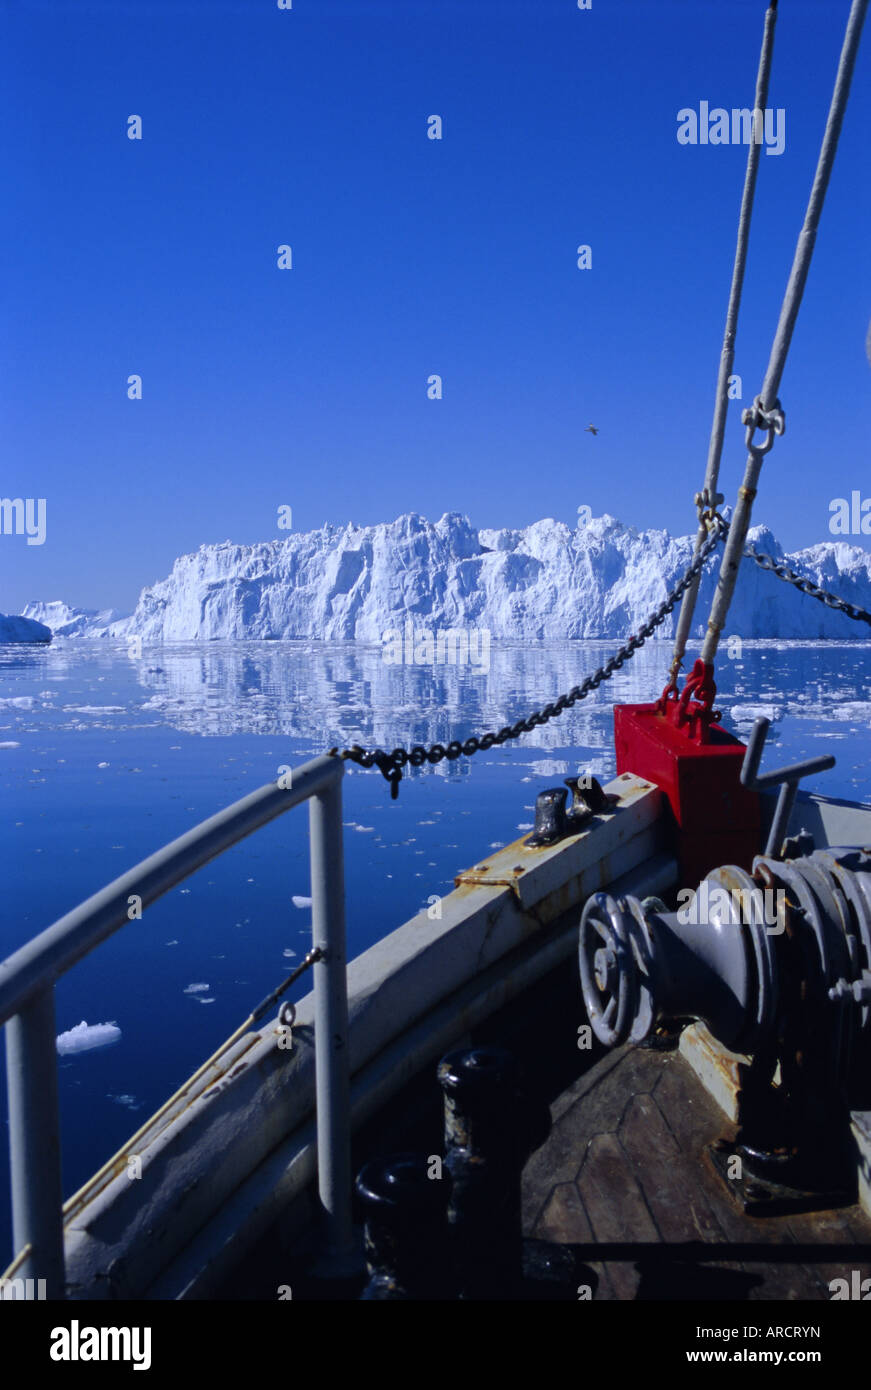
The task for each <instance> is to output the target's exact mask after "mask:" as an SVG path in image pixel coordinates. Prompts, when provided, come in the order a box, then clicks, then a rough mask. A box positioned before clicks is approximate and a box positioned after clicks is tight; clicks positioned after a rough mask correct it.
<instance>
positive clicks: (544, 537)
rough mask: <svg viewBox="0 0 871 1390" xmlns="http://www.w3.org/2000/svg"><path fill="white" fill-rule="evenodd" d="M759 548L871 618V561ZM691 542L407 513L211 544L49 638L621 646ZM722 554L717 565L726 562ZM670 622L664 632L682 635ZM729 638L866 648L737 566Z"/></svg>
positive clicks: (829, 550)
mask: <svg viewBox="0 0 871 1390" xmlns="http://www.w3.org/2000/svg"><path fill="white" fill-rule="evenodd" d="M749 539H750V542H751V544H753V545H755V546H756V548H757V549H759V550H761V551H765V552H767V553H769V554H771V555H774V556H775V557H776V558H778V559H786V560H787V562H788V563H789V565H790V567H791V568H793V569H795V570H797V571H798V572H799V573H800V574H802V575H806V576H807V577H809V578H811V579H813V580H814V581H815V582H816V583H818V584H821V585H822V586H823V587H825V588H827V589H831V590H833V591H834V592H835V593H837V594H839V595H840V596H842V597H844V598H848V599H850V600H851V601H853V602H855V603H858V604H859V605H861V606H862V607H863V608H871V555H869V554H868V553H867V552H866V551H863V550H860V549H859V548H858V547H857V546H851V545H847V544H846V543H844V542H842V541H837V542H825V543H823V544H820V545H815V546H811V547H810V548H809V549H806V550H801V551H798V552H796V553H795V554H792V555H786V556H785V555H784V552H783V550H782V548H781V546H780V545H779V543H778V542H777V540H776V539H775V537H774V536H773V534H772V533H771V531H770V530H769V529H768V528H767V527H766V526H756V527H754V528H753V529H752V530H751V531H750V536H749ZM692 547H693V538H692V537H691V536H681V537H678V538H674V537H672V536H670V535H669V533H668V532H667V531H656V530H648V531H640V532H639V531H636V530H634V529H633V528H632V527H630V526H624V525H623V524H622V523H621V522H619V521H617V520H615V518H614V517H612V516H608V515H605V516H602V517H597V518H594V519H593V520H591V521H590V522H588V523H587V524H586V525H582V526H578V527H577V528H575V529H572V528H570V527H569V526H566V525H565V524H564V523H563V522H560V521H553V520H545V521H537V522H535V523H534V524H533V525H531V526H527V527H526V528H525V529H523V530H488V529H484V530H476V529H475V528H474V527H472V526H471V525H470V523H469V521H468V520H467V518H466V517H464V516H461V515H459V514H458V513H456V512H449V513H446V515H445V516H443V517H442V518H441V520H440V521H437V522H436V523H435V524H431V523H430V522H428V521H426V520H424V518H423V517H420V516H417V515H415V514H409V515H406V516H401V517H399V518H398V519H397V520H396V521H392V522H389V523H385V524H381V525H377V526H367V527H359V526H354V525H353V524H351V523H349V524H348V525H347V526H344V527H342V526H329V525H327V526H323V527H322V528H321V529H320V530H319V531H309V532H305V533H299V534H295V535H291V536H288V537H286V538H284V539H282V540H276V541H270V542H267V543H265V544H261V545H248V546H240V545H233V544H231V543H230V542H229V541H227V542H225V543H224V544H222V545H204V546H201V547H200V549H199V550H198V551H197V552H196V553H195V554H191V555H183V556H182V557H181V558H180V559H178V560H176V562H175V564H174V565H173V568H172V572H171V573H170V575H169V576H168V578H166V579H164V580H161V581H160V583H157V584H152V585H149V586H148V587H146V588H145V589H143V591H142V593H141V595H140V598H139V602H138V604H137V606H136V609H135V611H134V613H133V614H132V615H131V616H130V617H129V618H127V619H125V620H121V621H114V620H113V621H110V614H109V613H101V614H98V615H93V614H90V615H89V614H88V613H87V612H86V610H82V609H70V608H67V606H66V605H64V604H56V605H38V604H29V605H28V606H27V608H26V610H25V614H26V615H27V616H33V617H37V616H38V615H39V614H43V615H44V619H43V618H40V621H43V620H45V621H47V622H49V626H51V622H50V621H49V609H50V608H51V609H52V610H54V609H55V608H56V609H57V610H58V616H59V617H63V619H64V621H63V622H62V624H61V626H60V627H55V628H54V631H55V632H56V633H58V634H59V635H69V636H81V637H131V636H138V637H140V638H141V639H142V641H144V642H183V641H184V642H187V641H196V640H214V641H220V640H230V639H239V638H242V639H245V638H259V639H281V638H306V639H315V640H327V641H342V640H344V641H360V642H373V643H379V644H380V643H381V642H382V641H383V639H384V637H385V633H387V632H389V631H394V632H395V631H396V630H398V629H403V630H404V627H405V624H406V623H407V622H410V623H411V624H412V625H413V629H414V631H415V632H419V631H420V630H422V629H426V630H428V631H430V632H437V631H440V630H447V629H451V628H463V629H467V630H468V629H471V628H478V629H486V630H487V631H489V633H490V635H491V637H492V638H493V639H494V640H508V641H511V640H513V641H529V640H534V639H558V640H562V639H566V638H624V637H626V636H628V635H629V634H630V633H632V632H635V631H636V630H637V629H638V627H639V626H640V624H641V623H642V622H644V620H645V619H646V618H647V617H648V616H649V615H650V613H651V612H652V611H653V609H655V608H656V607H657V606H658V605H659V604H660V603H661V602H662V601H663V599H664V598H665V596H666V594H667V592H668V591H669V589H670V588H671V587H672V586H673V585H674V583H675V581H676V580H677V579H678V578H679V577H680V575H681V574H682V573H683V572H684V570H685V569H686V567H687V565H688V563H689V561H690V557H691V554H692ZM721 553H722V552H718V555H719V554H721ZM718 568H719V566H718V564H717V563H716V562H715V561H713V560H712V561H710V562H709V564H708V566H707V568H706V570H705V574H704V577H703V580H702V585H701V591H700V595H699V601H698V605H697V609H696V613H697V621H696V624H695V631H694V633H693V634H692V635H693V636H695V637H698V636H701V635H702V633H703V631H704V625H705V622H706V619H707V612H708V608H709V606H710V600H711V596H712V593H713V590H714V587H715V584H716V576H717V572H718ZM675 620H676V613H675V614H672V615H670V616H669V617H668V618H667V619H666V621H665V622H664V623H663V624H662V626H661V628H660V629H659V634H658V635H660V636H662V637H669V636H671V635H672V634H673V631H674V623H675ZM728 632H729V633H730V634H735V635H737V636H740V637H742V638H787V639H796V640H809V639H814V638H827V637H828V638H832V637H834V638H857V637H860V638H868V636H869V632H868V631H867V630H866V629H865V628H864V627H863V626H859V625H858V624H856V623H854V622H851V621H850V620H849V619H848V618H846V617H845V616H844V615H842V614H839V613H836V612H833V611H832V610H830V609H828V608H826V607H824V606H823V605H822V604H820V603H817V602H815V601H814V600H813V599H810V598H808V597H806V596H804V595H802V594H800V593H798V592H797V590H795V589H794V588H793V587H791V586H789V585H786V584H784V583H783V582H782V581H781V580H779V579H777V578H776V577H775V576H774V575H772V574H770V573H766V572H763V571H762V570H760V569H759V568H758V567H757V566H755V565H753V564H752V563H751V562H750V561H745V562H744V564H743V565H742V568H741V574H740V578H739V582H738V587H737V592H736V595H735V598H734V600H733V603H732V608H731V611H730V617H729V627H728Z"/></svg>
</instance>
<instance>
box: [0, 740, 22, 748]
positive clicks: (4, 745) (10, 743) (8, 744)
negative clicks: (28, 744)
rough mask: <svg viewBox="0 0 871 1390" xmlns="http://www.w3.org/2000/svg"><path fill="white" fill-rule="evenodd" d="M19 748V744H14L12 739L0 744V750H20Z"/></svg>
mask: <svg viewBox="0 0 871 1390" xmlns="http://www.w3.org/2000/svg"><path fill="white" fill-rule="evenodd" d="M20 747H21V744H20V743H16V742H15V740H14V739H9V740H7V741H6V742H5V743H0V748H20Z"/></svg>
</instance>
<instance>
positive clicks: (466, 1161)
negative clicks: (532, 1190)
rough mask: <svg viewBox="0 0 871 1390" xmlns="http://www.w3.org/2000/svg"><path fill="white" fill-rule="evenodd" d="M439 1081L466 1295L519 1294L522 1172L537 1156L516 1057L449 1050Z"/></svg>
mask: <svg viewBox="0 0 871 1390" xmlns="http://www.w3.org/2000/svg"><path fill="white" fill-rule="evenodd" d="M438 1078H439V1084H440V1086H441V1087H442V1090H443V1092H444V1097H445V1169H446V1170H447V1172H448V1173H449V1174H450V1179H451V1192H450V1197H449V1200H448V1230H449V1233H450V1238H451V1249H452V1258H453V1263H454V1268H455V1272H456V1279H457V1284H458V1288H459V1294H460V1297H461V1298H464V1299H479V1300H480V1299H503V1298H512V1297H516V1295H517V1292H518V1290H519V1288H520V1285H521V1280H522V1274H523V1235H522V1225H521V1210H520V1175H521V1170H522V1168H523V1164H524V1162H525V1160H526V1157H527V1155H528V1154H529V1152H530V1151H531V1150H530V1147H529V1125H528V1122H527V1109H526V1107H525V1106H524V1105H523V1104H522V1103H521V1102H520V1098H519V1096H518V1090H517V1063H516V1060H515V1058H514V1057H513V1056H512V1054H511V1053H510V1052H506V1051H505V1050H504V1049H503V1048H498V1047H475V1048H471V1049H469V1050H465V1051H457V1052H450V1053H448V1055H447V1056H446V1057H443V1058H442V1060H441V1062H440V1063H439V1068H438ZM539 1142H540V1141H539Z"/></svg>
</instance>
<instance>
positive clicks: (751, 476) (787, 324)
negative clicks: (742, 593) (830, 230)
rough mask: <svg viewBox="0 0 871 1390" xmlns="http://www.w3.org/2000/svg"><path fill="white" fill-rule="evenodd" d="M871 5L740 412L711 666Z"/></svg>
mask: <svg viewBox="0 0 871 1390" xmlns="http://www.w3.org/2000/svg"><path fill="white" fill-rule="evenodd" d="M867 8H868V0H853V3H852V6H851V8H850V14H849V18H848V19H847V29H846V33H845V35H844V43H843V47H842V49H841V57H840V61H839V63H838V72H837V76H836V78H835V87H834V91H833V93H832V100H831V105H830V107H829V115H828V119H827V121H826V129H825V134H824V135H823V143H822V146H821V147H820V155H819V159H818V161H817V168H816V173H815V175H814V182H813V187H812V188H811V193H810V198H809V200H808V205H807V211H806V213H805V218H804V224H803V226H802V229H801V231H800V232H799V237H798V242H797V244H796V248H795V255H794V257H793V263H792V269H791V271H790V275H789V281H788V283H787V286H786V292H785V294H784V297H783V304H782V305H781V309H780V319H779V321H778V324H777V331H776V332H775V335H774V342H773V343H772V347H771V355H770V357H769V361H768V368H767V370H766V373H765V379H764V381H763V383H762V390H761V392H760V393H759V395H758V396H757V397H756V400H755V401H754V402H753V406H752V408H751V409H750V410H745V412H744V414H743V416H742V419H743V422H744V424H745V425H746V426H747V440H746V442H747V450H748V453H747V463H746V467H745V471H744V481H743V483H742V485H741V487H740V488H739V489H738V502H737V505H736V507H735V511H734V514H733V516H732V520H731V525H730V527H729V535H728V539H727V541H726V549H725V553H724V555H723V562H722V565H721V567H720V576H719V579H718V580H717V588H716V591H715V593H714V601H713V603H712V604H711V615H710V617H709V619H708V630H707V634H706V636H705V640H704V645H703V646H702V653H701V661H702V662H703V663H704V664H705V666H706V667H709V668H711V667H713V661H714V657H715V656H716V653H717V647H718V645H719V641H720V633H721V632H722V631H723V628H724V626H725V623H726V615H727V613H728V611H729V604H730V603H731V601H732V595H733V593H734V591H735V584H736V582H737V579H738V569H739V566H740V564H741V560H742V558H743V555H744V547H745V544H746V540H747V532H748V530H749V529H750V514H751V511H752V509H753V498H754V497H755V496H756V484H757V483H758V481H759V474H760V472H761V470H762V460H763V458H764V456H765V455H766V454H767V453H768V451H769V449H770V448H771V446H772V445H773V443H774V437H775V435H776V434H782V433H783V429H784V420H783V412H782V410H781V406H780V401H779V400H778V398H777V392H778V388H779V386H780V380H781V377H782V375H783V369H784V367H785V365H786V358H787V354H788V352H789V345H790V342H791V340H792V334H793V329H794V328H795V322H796V319H797V317H798V311H799V308H800V306H801V299H802V295H803V293H804V287H805V283H806V281H807V277H808V271H809V270H810V263H811V257H812V256H813V250H814V243H815V241H816V235H817V228H818V226H819V221H820V216H821V213H822V210H823V203H824V201H825V196H826V189H827V187H828V183H829V178H830V175H831V172H832V166H833V164H834V160H835V152H836V150H837V148H838V138H839V136H840V133H841V126H842V124H843V120H844V112H845V110H846V107H847V98H848V97H849V94H850V83H851V80H852V77H853V70H854V68H855V65H856V54H857V52H858V48H859V40H860V38H861V36H862V25H863V23H864V20H865V13H866V11H867ZM757 429H765V430H767V432H768V436H767V439H766V441H765V443H764V444H762V445H756V444H754V443H753V436H754V434H755V432H756V430H757Z"/></svg>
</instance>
